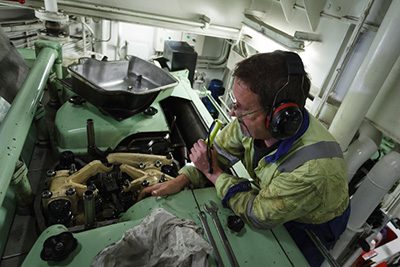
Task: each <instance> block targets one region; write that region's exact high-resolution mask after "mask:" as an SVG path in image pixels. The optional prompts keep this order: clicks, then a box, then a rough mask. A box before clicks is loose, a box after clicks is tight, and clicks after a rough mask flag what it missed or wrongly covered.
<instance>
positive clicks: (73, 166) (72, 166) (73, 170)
mask: <svg viewBox="0 0 400 267" xmlns="http://www.w3.org/2000/svg"><path fill="white" fill-rule="evenodd" d="M76 171H77V169H76V165H75V163H72V164H71V167H70V169H69V171H68V173H69V174H73V173H76Z"/></svg>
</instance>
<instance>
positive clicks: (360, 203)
mask: <svg viewBox="0 0 400 267" xmlns="http://www.w3.org/2000/svg"><path fill="white" fill-rule="evenodd" d="M399 178H400V153H398V152H396V151H392V152H390V153H389V154H387V155H386V156H384V157H383V158H382V159H381V160H380V161H378V163H377V164H375V166H374V167H373V168H372V169H371V171H370V172H369V173H368V174H367V175H366V177H365V179H364V181H363V182H362V184H361V186H360V187H359V188H358V190H357V192H356V193H355V194H354V196H353V198H352V199H351V213H350V218H349V222H348V224H347V228H346V231H345V232H344V233H343V234H342V235H341V236H340V239H339V240H338V241H337V243H336V245H335V247H334V248H333V249H332V251H331V252H330V253H331V255H332V256H333V257H334V258H338V257H339V256H340V255H341V254H342V253H343V252H344V251H345V249H346V247H347V245H348V244H349V242H350V241H351V240H352V239H353V238H354V236H355V235H356V234H357V233H358V232H362V231H363V226H364V224H365V222H366V221H367V219H368V217H369V216H370V215H371V213H372V212H373V211H374V209H375V208H376V207H377V206H378V204H379V203H380V202H381V201H382V199H383V197H384V195H385V194H386V193H387V192H388V191H389V190H390V189H391V188H392V186H393V185H394V184H395V183H396V181H397V180H398V179H399ZM347 262H350V263H351V262H352V259H348V260H347Z"/></svg>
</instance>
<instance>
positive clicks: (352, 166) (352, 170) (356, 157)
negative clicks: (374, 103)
mask: <svg viewBox="0 0 400 267" xmlns="http://www.w3.org/2000/svg"><path fill="white" fill-rule="evenodd" d="M358 131H359V136H358V139H356V140H354V141H353V142H352V143H351V144H350V146H349V148H348V149H347V151H346V152H345V153H344V159H345V161H346V163H347V174H348V179H349V182H350V181H351V179H352V178H353V176H354V175H355V174H356V172H357V170H358V169H359V168H360V167H361V165H363V164H364V162H366V161H367V160H368V159H369V158H371V156H372V155H373V154H374V153H375V152H376V151H378V147H379V145H380V144H381V141H382V133H381V132H380V131H379V130H378V129H376V128H375V127H373V126H372V125H371V124H370V123H368V122H367V121H364V122H363V123H362V124H361V126H360V129H359V130H358Z"/></svg>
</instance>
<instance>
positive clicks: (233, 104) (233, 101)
mask: <svg viewBox="0 0 400 267" xmlns="http://www.w3.org/2000/svg"><path fill="white" fill-rule="evenodd" d="M228 95H229V99H230V105H229V106H228V107H229V109H230V111H231V112H234V114H235V117H236V118H237V119H238V120H239V121H241V120H242V119H243V118H244V117H246V116H249V115H252V114H255V113H257V112H259V111H261V110H262V109H256V110H252V111H248V112H245V113H239V112H238V111H237V110H238V107H237V101H236V98H235V96H234V95H233V93H232V91H231V92H229V93H228Z"/></svg>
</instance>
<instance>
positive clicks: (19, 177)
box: [11, 160, 33, 215]
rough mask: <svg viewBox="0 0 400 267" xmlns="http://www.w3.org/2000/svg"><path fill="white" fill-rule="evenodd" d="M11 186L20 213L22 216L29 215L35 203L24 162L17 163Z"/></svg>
mask: <svg viewBox="0 0 400 267" xmlns="http://www.w3.org/2000/svg"><path fill="white" fill-rule="evenodd" d="M11 186H12V188H13V189H14V191H15V198H16V200H17V211H18V213H19V214H21V215H22V214H24V215H27V214H29V211H30V205H31V204H32V202H33V193H32V187H31V184H30V183H29V179H28V169H27V168H26V165H25V163H24V162H22V161H19V160H18V161H17V164H16V166H15V172H14V174H13V176H12V179H11Z"/></svg>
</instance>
